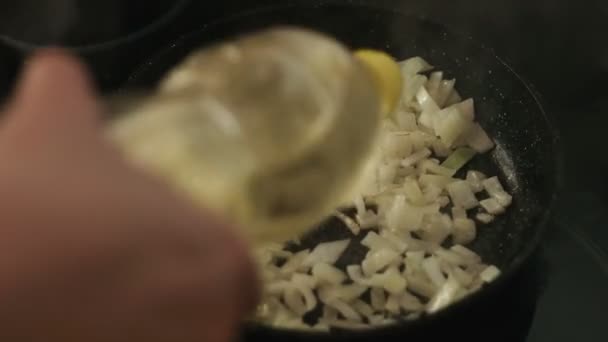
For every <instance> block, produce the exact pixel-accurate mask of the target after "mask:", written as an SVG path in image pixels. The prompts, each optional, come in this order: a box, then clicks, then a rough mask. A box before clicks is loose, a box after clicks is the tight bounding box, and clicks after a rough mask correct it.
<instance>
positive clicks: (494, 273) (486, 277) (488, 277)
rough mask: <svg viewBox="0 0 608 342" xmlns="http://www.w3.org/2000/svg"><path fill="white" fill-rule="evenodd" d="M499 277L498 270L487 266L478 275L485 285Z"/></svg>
mask: <svg viewBox="0 0 608 342" xmlns="http://www.w3.org/2000/svg"><path fill="white" fill-rule="evenodd" d="M499 275H500V270H499V269H498V268H497V267H496V266H488V267H487V268H486V269H485V270H483V271H482V272H481V273H480V274H479V278H481V280H483V281H484V282H486V283H490V282H493V281H494V280H495V279H496V278H498V276H499Z"/></svg>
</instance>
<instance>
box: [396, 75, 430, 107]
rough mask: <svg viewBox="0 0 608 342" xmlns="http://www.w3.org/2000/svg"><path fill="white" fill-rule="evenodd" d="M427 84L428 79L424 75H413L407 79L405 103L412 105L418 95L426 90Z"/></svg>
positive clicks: (404, 89) (404, 90)
mask: <svg viewBox="0 0 608 342" xmlns="http://www.w3.org/2000/svg"><path fill="white" fill-rule="evenodd" d="M426 82H427V78H426V76H424V75H413V76H410V77H408V78H406V79H405V82H404V84H403V96H402V101H403V103H405V104H410V103H411V102H412V101H413V100H414V98H415V97H416V94H418V92H419V91H420V89H421V88H424V85H425V84H426Z"/></svg>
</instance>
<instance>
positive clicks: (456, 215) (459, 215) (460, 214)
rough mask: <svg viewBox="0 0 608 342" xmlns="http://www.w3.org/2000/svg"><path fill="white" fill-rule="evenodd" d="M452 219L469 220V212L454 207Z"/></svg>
mask: <svg viewBox="0 0 608 342" xmlns="http://www.w3.org/2000/svg"><path fill="white" fill-rule="evenodd" d="M452 218H453V219H454V220H455V219H466V218H467V211H466V210H464V208H462V207H459V206H453V207H452Z"/></svg>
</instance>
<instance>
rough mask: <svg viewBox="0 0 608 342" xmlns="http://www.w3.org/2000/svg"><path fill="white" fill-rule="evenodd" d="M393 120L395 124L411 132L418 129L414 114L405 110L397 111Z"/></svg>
mask: <svg viewBox="0 0 608 342" xmlns="http://www.w3.org/2000/svg"><path fill="white" fill-rule="evenodd" d="M395 122H396V123H397V126H398V127H399V128H400V129H402V130H404V131H406V132H413V131H417V130H418V124H417V123H416V114H414V113H409V112H405V111H401V112H397V113H396V114H395Z"/></svg>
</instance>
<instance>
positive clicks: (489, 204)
mask: <svg viewBox="0 0 608 342" xmlns="http://www.w3.org/2000/svg"><path fill="white" fill-rule="evenodd" d="M479 204H480V205H481V207H482V208H484V209H485V210H486V211H487V212H488V213H489V214H492V215H499V214H502V213H504V212H505V208H504V207H503V206H502V205H500V203H498V201H497V200H496V198H488V199H485V200H483V201H481V202H479Z"/></svg>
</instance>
